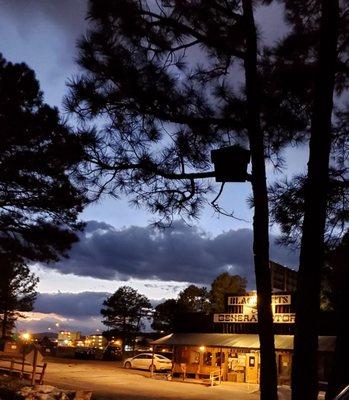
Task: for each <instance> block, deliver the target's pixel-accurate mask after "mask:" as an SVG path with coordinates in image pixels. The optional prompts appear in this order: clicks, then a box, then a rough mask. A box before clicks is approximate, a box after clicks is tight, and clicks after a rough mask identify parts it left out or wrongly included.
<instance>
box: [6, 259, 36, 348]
mask: <svg viewBox="0 0 349 400" xmlns="http://www.w3.org/2000/svg"><path fill="white" fill-rule="evenodd" d="M0 265H1V279H0V325H1V343H0V345H1V344H3V343H4V342H5V340H6V339H8V338H9V337H10V334H11V331H12V329H13V327H14V323H15V322H16V320H17V319H18V317H20V316H21V312H23V311H32V309H33V306H34V302H35V299H36V285H37V283H38V281H39V280H38V278H36V277H35V275H34V274H33V273H31V272H30V270H29V268H28V266H27V265H25V264H23V262H22V261H19V260H16V259H14V258H10V257H9V256H5V255H1V256H0Z"/></svg>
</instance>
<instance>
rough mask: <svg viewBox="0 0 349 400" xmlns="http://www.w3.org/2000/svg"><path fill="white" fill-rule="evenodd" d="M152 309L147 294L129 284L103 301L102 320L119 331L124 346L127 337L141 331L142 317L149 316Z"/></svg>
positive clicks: (129, 337)
mask: <svg viewBox="0 0 349 400" xmlns="http://www.w3.org/2000/svg"><path fill="white" fill-rule="evenodd" d="M150 309H151V304H150V302H149V300H148V299H147V297H146V296H144V295H141V294H139V293H138V292H137V291H136V290H135V289H132V288H131V287H129V286H121V287H120V288H119V289H118V290H117V291H116V292H115V293H114V294H112V295H111V296H110V297H108V298H107V299H106V300H105V301H104V302H103V308H102V309H101V314H102V316H103V318H104V319H103V321H102V322H103V324H104V325H106V326H107V327H109V328H112V329H114V331H115V332H118V333H119V335H120V336H121V338H122V339H123V348H124V346H125V344H126V343H125V342H126V341H127V339H131V338H132V337H133V335H134V334H135V333H137V332H139V330H140V328H141V327H142V326H143V325H142V324H143V321H142V319H143V318H145V317H148V316H149V311H150Z"/></svg>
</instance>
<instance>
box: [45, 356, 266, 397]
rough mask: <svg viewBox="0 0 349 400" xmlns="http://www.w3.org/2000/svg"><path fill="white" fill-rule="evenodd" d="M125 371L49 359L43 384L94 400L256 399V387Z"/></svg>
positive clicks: (113, 365) (99, 364)
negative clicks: (89, 393)
mask: <svg viewBox="0 0 349 400" xmlns="http://www.w3.org/2000/svg"><path fill="white" fill-rule="evenodd" d="M149 375H150V374H149V372H145V371H136V370H126V369H124V368H122V367H121V365H120V363H116V362H107V361H93V360H91V361H90V360H89V361H85V360H64V359H55V358H52V359H49V360H48V368H47V374H46V379H45V383H46V384H50V385H54V386H57V387H60V388H62V389H80V390H92V392H93V398H94V399H95V400H111V399H116V400H136V399H137V400H154V399H157V400H169V399H172V400H174V399H176V400H179V399H183V400H184V399H188V400H206V399H207V400H228V399H229V400H257V399H258V397H259V396H258V392H256V386H255V385H254V386H253V387H251V386H248V385H245V384H230V383H229V384H228V383H225V384H222V385H220V386H215V387H212V388H211V387H206V386H203V385H200V384H194V383H182V382H173V381H171V382H169V381H167V380H165V379H164V376H161V374H157V377H156V379H155V378H150V376H149Z"/></svg>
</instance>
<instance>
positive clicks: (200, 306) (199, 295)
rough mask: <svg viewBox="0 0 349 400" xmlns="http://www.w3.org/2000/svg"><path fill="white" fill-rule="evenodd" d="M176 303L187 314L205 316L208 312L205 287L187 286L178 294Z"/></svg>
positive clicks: (207, 297)
mask: <svg viewBox="0 0 349 400" xmlns="http://www.w3.org/2000/svg"><path fill="white" fill-rule="evenodd" d="M177 301H178V304H179V305H181V306H182V307H183V308H184V309H185V310H186V311H187V312H201V313H206V314H207V313H208V312H209V311H210V299H209V293H208V290H207V288H206V287H199V286H196V285H189V286H188V287H187V288H185V289H184V290H182V291H181V292H180V293H179V295H178V300H177Z"/></svg>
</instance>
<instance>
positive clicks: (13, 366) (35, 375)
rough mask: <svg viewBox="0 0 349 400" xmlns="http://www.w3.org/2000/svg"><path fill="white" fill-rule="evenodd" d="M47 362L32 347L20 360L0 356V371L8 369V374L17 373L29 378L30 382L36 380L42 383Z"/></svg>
mask: <svg viewBox="0 0 349 400" xmlns="http://www.w3.org/2000/svg"><path fill="white" fill-rule="evenodd" d="M46 366H47V363H45V362H43V358H42V356H41V354H40V352H39V351H38V349H36V348H35V349H34V350H33V351H31V352H30V353H29V354H28V355H27V356H25V357H23V358H22V359H21V360H20V359H18V358H0V371H6V372H7V371H9V372H10V374H19V375H20V376H21V377H24V376H27V377H29V378H30V381H31V384H34V383H35V382H38V383H39V384H42V383H43V381H44V375H45V370H46Z"/></svg>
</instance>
